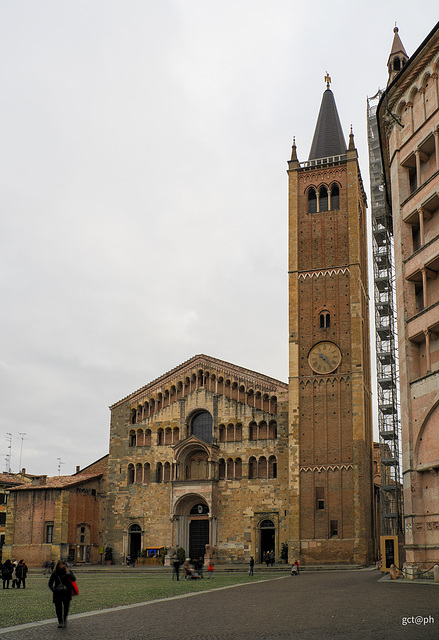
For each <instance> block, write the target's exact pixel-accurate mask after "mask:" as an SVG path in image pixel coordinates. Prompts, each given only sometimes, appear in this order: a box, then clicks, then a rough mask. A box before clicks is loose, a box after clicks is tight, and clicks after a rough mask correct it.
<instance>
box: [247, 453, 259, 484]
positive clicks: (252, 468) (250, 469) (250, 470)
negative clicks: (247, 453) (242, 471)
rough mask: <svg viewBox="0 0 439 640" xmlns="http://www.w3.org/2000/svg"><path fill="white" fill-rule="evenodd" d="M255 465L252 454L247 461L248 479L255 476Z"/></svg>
mask: <svg viewBox="0 0 439 640" xmlns="http://www.w3.org/2000/svg"><path fill="white" fill-rule="evenodd" d="M257 466H258V465H257V461H256V458H255V457H254V456H252V457H251V458H250V459H249V461H248V477H249V479H250V480H253V479H254V478H256V477H257Z"/></svg>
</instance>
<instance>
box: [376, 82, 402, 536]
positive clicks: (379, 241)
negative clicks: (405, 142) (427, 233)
mask: <svg viewBox="0 0 439 640" xmlns="http://www.w3.org/2000/svg"><path fill="white" fill-rule="evenodd" d="M381 95H382V92H381V91H378V93H377V94H376V95H375V96H373V98H368V100H367V127H368V145H369V173H370V191H371V209H372V247H373V277H374V301H375V331H376V363H377V364H376V366H377V396H378V427H379V446H380V461H381V462H380V474H381V483H380V521H381V522H380V524H381V531H380V533H381V536H397V535H399V534H400V533H401V532H402V482H401V466H402V465H401V448H400V443H401V425H400V420H399V415H400V407H399V403H398V351H397V346H396V338H397V333H396V305H395V287H394V281H395V276H394V260H393V256H394V248H393V220H392V212H391V209H390V207H389V205H388V203H387V199H386V191H385V186H384V174H383V167H382V161H381V151H380V142H379V137H378V122H377V106H378V101H379V98H380V97H381Z"/></svg>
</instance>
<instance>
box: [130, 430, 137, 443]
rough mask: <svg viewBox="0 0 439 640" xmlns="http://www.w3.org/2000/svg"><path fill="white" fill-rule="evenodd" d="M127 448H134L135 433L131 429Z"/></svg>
mask: <svg viewBox="0 0 439 640" xmlns="http://www.w3.org/2000/svg"><path fill="white" fill-rule="evenodd" d="M129 446H130V447H135V446H136V432H135V431H134V429H131V431H130V433H129Z"/></svg>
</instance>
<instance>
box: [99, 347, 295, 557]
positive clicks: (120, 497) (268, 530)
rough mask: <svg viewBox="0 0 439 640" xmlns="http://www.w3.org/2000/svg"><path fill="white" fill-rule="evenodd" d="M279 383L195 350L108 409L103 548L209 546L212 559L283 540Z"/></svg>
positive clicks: (198, 549)
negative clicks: (106, 479) (105, 527)
mask: <svg viewBox="0 0 439 640" xmlns="http://www.w3.org/2000/svg"><path fill="white" fill-rule="evenodd" d="M287 392H288V387H287V385H286V384H285V383H283V382H280V381H278V380H274V379H273V378H269V377H268V376H264V375H261V374H258V373H255V372H254V371H249V370H248V369H244V368H242V367H238V366H235V365H232V364H229V363H227V362H223V361H221V360H217V359H215V358H211V357H208V356H205V355H199V356H195V357H194V358H191V359H190V360H188V361H187V362H184V363H183V364H182V365H180V366H178V367H176V368H175V369H173V370H172V371H170V372H169V373H167V374H165V375H163V376H161V377H160V378H158V379H157V380H154V381H153V382H151V383H150V384H148V385H146V386H145V387H143V388H142V389H139V390H138V391H136V392H134V393H133V394H131V395H130V396H128V397H127V398H125V399H123V400H121V401H120V402H118V403H116V404H114V405H113V406H112V407H111V434H110V458H109V477H108V483H109V490H108V511H107V545H109V546H111V547H112V548H113V549H114V555H115V558H116V561H117V560H120V559H123V558H125V556H127V555H131V556H137V555H138V554H139V553H140V552H141V551H142V550H143V549H148V548H149V549H152V548H155V549H160V548H161V547H168V548H169V547H172V548H174V549H177V548H178V547H182V548H183V549H184V550H185V552H186V555H189V556H190V557H191V558H199V557H204V556H205V554H206V549H211V550H212V554H213V555H214V557H215V558H216V559H217V560H218V561H219V562H244V561H248V559H249V558H250V555H255V556H257V557H258V558H259V559H260V560H262V558H263V557H265V555H266V553H267V551H268V552H274V554H275V556H276V558H277V557H278V556H279V553H280V549H281V545H282V543H286V542H288V509H289V506H288V505H289V500H288V434H287V396H288V393H287Z"/></svg>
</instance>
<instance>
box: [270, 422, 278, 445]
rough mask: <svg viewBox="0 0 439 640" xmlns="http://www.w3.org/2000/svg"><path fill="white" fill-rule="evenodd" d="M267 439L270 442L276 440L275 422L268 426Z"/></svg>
mask: <svg viewBox="0 0 439 640" xmlns="http://www.w3.org/2000/svg"><path fill="white" fill-rule="evenodd" d="M268 437H269V438H270V439H271V440H276V438H277V423H276V421H275V420H272V421H271V422H270V424H269V425H268Z"/></svg>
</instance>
